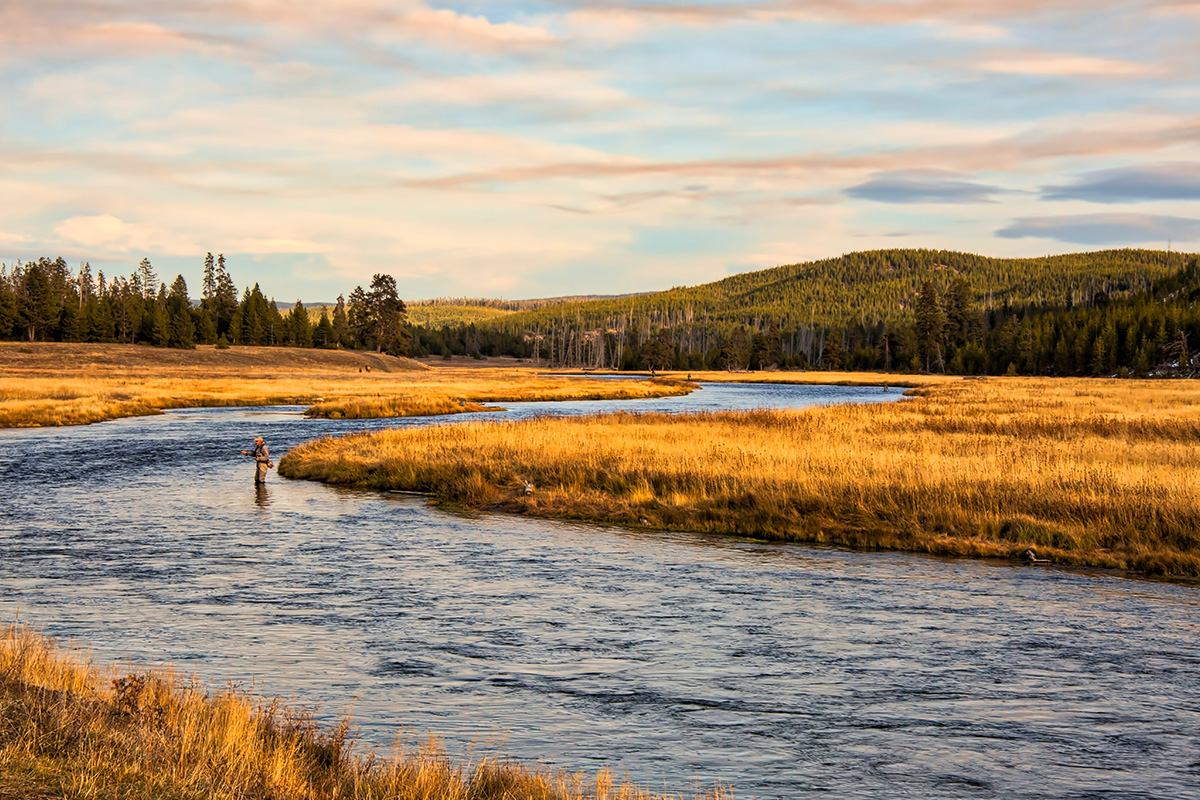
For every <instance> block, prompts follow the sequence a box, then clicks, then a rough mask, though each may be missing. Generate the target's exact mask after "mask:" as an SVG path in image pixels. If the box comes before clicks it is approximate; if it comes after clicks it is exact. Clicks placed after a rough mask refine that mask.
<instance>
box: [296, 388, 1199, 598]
mask: <svg viewBox="0 0 1200 800" xmlns="http://www.w3.org/2000/svg"><path fill="white" fill-rule="evenodd" d="M913 392H914V393H915V394H916V395H917V396H916V397H913V398H910V399H906V400H904V401H902V402H900V403H895V404H885V405H857V406H837V407H832V408H823V409H813V410H807V411H792V412H789V411H762V412H749V413H719V414H704V415H689V416H671V415H635V414H616V415H604V416H593V417H588V418H575V419H561V418H559V419H538V420H532V421H525V422H512V423H474V424H465V425H456V426H439V427H435V428H420V429H410V430H397V431H385V432H380V433H375V434H369V435H359V436H350V437H345V438H342V439H325V440H320V441H316V442H311V443H309V444H306V445H304V446H302V447H299V448H296V449H294V450H292V451H291V452H290V453H289V454H288V455H287V457H286V458H284V459H283V460H282V462H281V463H280V467H279V469H280V474H282V475H285V476H287V477H294V478H309V479H315V480H322V481H327V482H330V483H339V484H354V485H361V486H367V487H378V488H394V489H407V490H415V491H422V492H429V493H432V494H434V495H435V496H436V498H437V499H438V500H439V501H441V502H447V503H452V504H458V505H463V506H470V507H487V508H498V509H505V510H510V511H516V512H520V513H528V514H535V515H542V516H550V517H558V518H570V519H582V520H597V521H606V522H613V523H620V524H642V525H649V526H653V527H661V528H670V529H679V530H692V531H709V532H719V533H730V534H739V535H747V536H757V537H766V538H777V539H788V540H796V541H811V542H830V543H839V544H845V545H850V546H855V547H865V548H888V549H903V550H914V551H924V552H930V553H942V554H961V555H972V556H999V557H1012V556H1015V555H1016V554H1019V553H1020V552H1022V551H1023V550H1024V549H1025V548H1026V547H1027V546H1034V547H1036V548H1037V550H1038V552H1039V554H1040V555H1042V556H1044V557H1049V558H1051V559H1053V560H1054V561H1055V562H1058V563H1065V564H1077V565H1093V566H1100V567H1111V568H1119V569H1131V570H1136V571H1139V572H1142V573H1145V574H1160V575H1171V576H1192V577H1195V576H1200V480H1198V479H1200V470H1198V469H1197V466H1196V447H1197V445H1198V444H1200V382H1195V381H1156V382H1147V381H1141V382H1138V381H1115V380H1112V381H1110V380H1051V379H1026V378H1012V379H991V380H987V381H964V380H958V381H947V382H942V383H940V384H939V385H937V386H934V387H927V388H923V389H917V390H913ZM527 481H528V482H530V483H532V484H533V485H534V487H535V489H534V491H533V493H532V494H530V495H528V496H526V495H525V494H524V493H523V491H522V487H523V485H524V483H525V482H527Z"/></svg>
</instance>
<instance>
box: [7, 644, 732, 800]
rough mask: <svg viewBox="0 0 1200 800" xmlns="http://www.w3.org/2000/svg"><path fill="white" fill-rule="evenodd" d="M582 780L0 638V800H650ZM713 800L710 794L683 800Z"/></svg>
mask: <svg viewBox="0 0 1200 800" xmlns="http://www.w3.org/2000/svg"><path fill="white" fill-rule="evenodd" d="M668 796H669V797H681V796H680V795H663V794H661V793H657V794H654V793H650V792H647V791H644V790H642V789H640V788H638V787H636V786H632V785H629V784H618V783H614V781H613V779H612V775H611V773H610V772H609V771H601V772H599V773H597V774H594V775H584V774H580V773H567V772H562V771H554V770H551V769H548V768H544V767H532V766H526V765H523V764H521V763H518V762H514V761H510V760H504V759H494V758H490V757H486V758H479V759H476V760H471V761H456V760H453V759H451V758H449V757H447V755H446V754H445V752H444V751H443V750H442V749H441V748H440V747H439V746H438V743H437V741H436V740H434V739H430V740H428V741H427V742H425V743H424V744H422V745H419V746H416V747H408V748H397V751H396V752H395V753H394V754H391V755H384V754H380V753H377V752H374V751H372V750H369V749H367V748H365V747H363V746H362V745H361V743H360V742H358V741H356V740H355V737H354V735H353V733H352V730H351V727H350V722H349V720H345V721H343V723H342V724H341V725H339V726H337V727H322V726H321V725H319V724H318V723H317V722H316V721H315V720H314V719H313V718H312V716H311V715H309V714H306V713H304V712H300V711H296V710H293V709H289V708H287V707H285V706H283V705H281V704H280V703H279V702H278V701H273V700H266V699H263V698H257V697H253V696H250V695H248V694H245V693H243V692H239V691H236V690H232V689H230V690H225V691H217V692H212V691H209V690H206V689H205V688H204V687H202V686H200V685H199V684H198V683H197V682H196V681H195V680H192V679H188V678H185V677H183V676H181V675H178V674H175V673H172V672H170V671H157V672H133V673H125V672H123V671H121V670H118V669H116V668H114V667H111V666H109V667H98V666H96V665H94V664H92V663H90V662H89V661H87V660H85V659H82V658H80V657H78V656H76V655H74V654H72V653H70V652H67V651H64V650H62V649H60V648H57V647H55V645H54V644H53V643H52V642H51V641H49V640H48V639H46V638H45V637H43V636H41V635H39V634H37V633H35V632H33V631H31V630H30V629H29V628H28V627H24V626H20V625H16V624H13V625H9V626H6V627H5V628H3V629H0V797H4V798H18V797H22V798H24V797H27V798H49V797H72V798H100V797H105V798H110V797H119V798H125V800H149V799H150V798H161V797H171V798H181V799H184V800H186V799H190V798H195V800H208V799H209V798H216V799H217V800H225V799H226V798H228V800H234V798H236V799H237V800H316V798H340V797H344V798H366V799H369V800H393V799H394V800H510V799H511V798H529V800H585V799H588V800H656V798H664V797H668ZM690 796H692V797H695V798H696V800H700V798H707V800H722V798H726V797H728V794H727V793H725V792H724V791H723V790H720V789H717V790H714V791H712V792H708V793H700V794H694V795H690Z"/></svg>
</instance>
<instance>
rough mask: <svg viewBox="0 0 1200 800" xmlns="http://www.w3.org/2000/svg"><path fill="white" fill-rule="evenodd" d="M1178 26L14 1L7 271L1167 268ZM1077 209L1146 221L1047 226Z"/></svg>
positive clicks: (640, 277)
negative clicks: (1032, 260) (899, 264)
mask: <svg viewBox="0 0 1200 800" xmlns="http://www.w3.org/2000/svg"><path fill="white" fill-rule="evenodd" d="M1197 7H1198V4H1197V2H1196V0H1186V1H1183V2H1181V1H1180V0H1095V2H1092V3H1088V4H1080V3H1079V2H1078V0H971V1H968V0H648V1H647V2H641V1H640V0H626V1H624V2H623V1H622V0H615V1H610V0H513V2H507V3H484V2H478V1H477V0H472V2H461V3H451V2H448V0H312V1H311V2H296V0H206V1H205V2H199V1H197V2H189V1H188V0H163V1H161V2H156V1H155V0H7V1H6V2H0V107H3V108H4V114H5V116H4V123H3V125H2V126H0V220H4V223H3V226H2V227H3V233H2V234H0V261H3V260H5V259H11V258H13V257H15V256H17V255H21V256H22V257H24V254H30V253H32V254H37V255H40V254H43V253H50V254H57V253H60V252H61V253H62V254H63V255H64V256H66V257H79V258H90V259H91V260H92V262H93V264H96V263H97V261H98V260H100V259H102V258H106V259H109V260H111V261H112V262H113V263H114V264H127V265H128V266H129V267H130V268H132V265H133V264H136V262H137V260H138V259H139V258H140V257H141V256H142V255H150V256H151V257H153V258H156V259H162V260H163V261H164V264H163V265H162V267H161V271H164V272H165V271H166V270H168V269H173V268H177V269H179V270H180V271H183V272H185V274H186V273H187V271H188V270H189V269H193V270H198V268H199V264H200V263H201V260H202V257H203V252H201V251H200V250H201V248H203V250H204V251H207V250H209V249H212V250H213V251H214V252H216V251H217V250H224V252H225V253H226V254H227V255H236V256H237V257H238V258H242V259H254V264H255V267H254V269H258V270H262V271H263V272H262V275H261V276H259V275H255V276H254V277H255V278H260V277H261V280H262V281H263V283H264V288H267V286H268V284H269V283H270V281H271V276H272V275H275V276H277V277H278V276H286V279H287V281H288V283H287V285H288V286H289V287H290V286H292V285H293V283H294V282H307V285H312V286H333V285H334V284H335V283H336V284H337V286H338V287H339V290H340V289H342V288H344V287H345V284H346V283H347V282H348V281H361V280H364V279H367V278H369V276H370V275H371V274H372V273H373V272H378V271H381V270H383V269H387V270H391V271H394V272H395V273H396V274H397V276H398V277H401V278H402V284H403V285H405V286H406V287H407V288H406V293H408V294H409V295H410V296H414V295H420V294H455V293H461V292H462V291H466V289H464V288H463V287H472V288H471V289H470V290H471V291H475V290H476V287H479V290H482V287H481V286H480V281H481V280H482V279H481V278H480V277H479V276H480V274H481V272H486V273H487V274H488V276H489V277H488V281H489V284H488V285H489V286H492V287H496V290H497V291H500V290H503V291H505V292H519V293H523V294H564V293H574V292H580V291H608V290H612V289H613V288H614V287H617V288H620V289H622V290H639V289H651V288H655V287H657V286H661V285H670V284H672V283H679V282H689V281H698V280H703V279H705V278H710V277H719V276H720V275H723V274H725V271H726V269H727V268H729V267H730V265H738V266H746V265H748V264H753V265H764V266H765V265H770V264H773V263H785V262H791V261H796V260H800V259H803V258H806V257H819V256H823V255H828V254H830V253H837V252H844V251H846V250H848V249H852V248H855V249H856V248H863V247H873V246H881V247H882V246H893V245H894V244H895V241H896V239H897V238H900V237H898V236H895V235H894V234H897V233H902V232H909V231H919V232H920V233H919V234H917V233H914V234H911V235H907V238H903V239H901V240H902V241H914V242H915V241H916V240H917V239H920V244H922V245H928V246H935V247H941V246H947V247H955V248H958V249H970V250H980V251H985V252H995V253H997V254H1006V255H1016V254H1023V253H1029V252H1039V253H1040V252H1044V251H1045V250H1046V249H1047V247H1048V245H1047V241H1050V242H1062V243H1063V244H1062V245H1061V247H1062V248H1063V249H1066V248H1068V247H1073V246H1076V244H1077V243H1078V242H1079V241H1084V240H1087V241H1088V242H1090V241H1091V240H1093V239H1111V238H1113V237H1117V238H1120V236H1122V235H1125V234H1129V236H1139V237H1141V236H1149V237H1150V239H1148V240H1147V241H1151V242H1152V241H1156V239H1155V238H1154V237H1155V236H1159V234H1161V233H1163V232H1164V231H1166V230H1167V229H1168V228H1169V229H1170V230H1171V231H1172V232H1174V233H1175V234H1176V235H1174V236H1170V237H1167V236H1163V237H1161V238H1162V239H1164V240H1165V238H1175V239H1177V240H1179V239H1181V238H1182V234H1183V233H1186V231H1187V224H1186V222H1187V220H1190V219H1191V218H1192V217H1195V216H1197V214H1196V213H1195V207H1194V205H1191V204H1193V203H1194V202H1195V200H1196V194H1195V192H1196V186H1197V181H1198V180H1200V178H1198V177H1197V175H1196V168H1195V165H1196V164H1200V114H1198V113H1197V111H1196V103H1195V102H1194V100H1195V99H1196V98H1197V97H1198V96H1200V77H1198V76H1200V55H1197V51H1196V48H1195V41H1196V40H1197V38H1198V36H1200V13H1197V11H1196V9H1197ZM848 53H849V54H853V57H852V58H849V57H847V55H846V54H848ZM847 187H849V188H847ZM1081 201H1082V202H1104V203H1135V202H1143V201H1155V202H1156V206H1155V210H1156V211H1158V212H1161V214H1163V215H1164V216H1162V217H1153V218H1151V217H1144V216H1142V217H1139V216H1136V215H1133V216H1131V215H1118V216H1110V217H1105V218H1103V219H1097V218H1087V217H1069V218H1068V217H1064V216H1061V215H1062V214H1066V213H1068V212H1076V211H1079V210H1080V209H1079V208H1078V207H1077V206H1076V205H1068V204H1078V203H1079V202H1081ZM1111 210H1113V211H1121V212H1123V211H1126V210H1127V209H1124V208H1112V209H1111ZM1043 211H1044V212H1045V213H1047V214H1056V215H1060V216H1057V217H1051V218H1048V217H1041V216H1039V212H1043ZM1118 217H1119V218H1118ZM1056 220H1057V222H1056ZM1164 220H1166V221H1164ZM1180 220H1182V221H1183V222H1180ZM1156 226H1158V227H1156ZM1163 226H1166V227H1163ZM997 229H1001V230H1002V231H1004V233H1003V235H1000V236H997V235H996V232H997ZM1113 231H1116V232H1117V233H1113ZM1127 238H1128V237H1127ZM1050 246H1052V247H1058V246H1059V245H1057V244H1054V245H1050ZM158 263H159V262H158V261H156V264H158ZM172 264H174V265H176V266H174V267H172ZM481 265H482V266H481ZM114 268H116V267H115V266H114ZM121 269H124V267H121ZM248 271H253V270H249V268H248ZM195 274H196V273H195V272H193V273H192V274H191V275H190V276H188V277H189V280H192V279H193V278H194V276H195ZM351 285H352V284H351ZM289 291H290V290H289ZM300 291H302V292H303V293H304V294H305V295H306V296H309V295H310V294H317V292H316V290H313V292H312V293H310V292H309V291H308V290H300ZM319 293H323V294H329V292H328V291H327V290H325V289H322V290H320V292H319ZM334 294H336V292H334Z"/></svg>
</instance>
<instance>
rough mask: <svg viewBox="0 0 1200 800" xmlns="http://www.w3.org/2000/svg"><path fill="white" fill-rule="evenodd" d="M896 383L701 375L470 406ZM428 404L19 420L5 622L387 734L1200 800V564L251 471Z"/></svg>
mask: <svg viewBox="0 0 1200 800" xmlns="http://www.w3.org/2000/svg"><path fill="white" fill-rule="evenodd" d="M898 395H899V392H898V391H897V390H895V389H893V391H892V392H891V393H887V394H884V393H883V392H882V391H881V390H880V389H879V388H845V387H802V386H790V387H789V386H774V387H772V386H763V385H754V386H749V385H741V386H730V385H709V386H706V387H705V388H704V389H702V390H701V391H699V392H697V393H695V394H693V395H691V396H689V397H683V398H668V399H662V400H649V401H632V402H622V403H596V402H588V403H583V402H580V403H556V404H527V405H519V406H518V405H514V406H512V407H511V408H510V409H509V410H508V411H505V412H491V413H488V414H483V415H472V416H484V417H520V416H526V415H530V414H535V413H546V412H548V411H552V412H557V413H572V414H574V413H583V412H587V411H594V410H600V409H607V408H614V407H621V408H640V409H646V410H688V409H702V410H707V409H713V408H753V407H798V406H804V405H811V404H813V403H837V402H852V401H858V402H878V401H887V400H893V399H895V398H896V397H897V396H898ZM455 421H456V419H454V418H442V419H438V420H434V421H433V422H436V423H438V424H443V423H446V424H453V423H454V422H455ZM430 422H431V421H430V420H421V419H417V420H388V421H365V422H364V421H331V420H308V419H304V418H303V416H302V415H301V414H300V409H297V408H262V409H199V410H189V411H180V412H172V413H169V414H165V415H162V416H157V417H147V418H140V419H128V420H120V421H115V422H109V423H103V424H100V425H93V426H88V427H80V428H60V429H45V430H17V431H12V430H10V431H0V491H2V495H0V618H2V619H5V620H11V619H12V618H13V617H14V616H15V615H16V614H17V613H18V611H19V613H20V617H21V618H22V619H24V620H27V621H30V622H32V623H34V624H36V625H38V626H40V627H41V628H43V629H44V630H46V631H47V632H48V633H51V634H53V635H55V636H57V637H62V638H68V639H73V640H75V641H76V642H78V643H79V645H80V646H86V647H88V648H89V649H90V650H91V652H92V653H93V654H94V655H95V656H96V657H97V658H99V659H103V660H110V659H122V660H126V659H128V660H132V661H133V662H136V663H139V664H161V663H170V664H174V665H176V666H177V667H179V668H181V669H183V670H185V671H187V672H194V673H196V674H197V675H199V676H200V677H201V679H202V680H205V681H207V682H209V683H211V684H213V685H217V686H220V685H224V684H225V683H227V682H230V681H232V682H235V683H238V684H239V685H241V686H243V687H245V688H253V689H254V690H256V691H259V692H263V693H266V694H270V695H280V696H283V697H285V698H287V699H288V700H290V701H292V702H294V703H297V704H301V705H305V706H318V705H319V706H320V709H321V713H322V715H323V716H325V717H327V718H334V717H337V716H338V715H339V714H340V713H341V712H342V711H344V710H345V709H347V708H351V707H352V709H351V710H352V712H353V715H354V717H355V720H356V723H357V725H358V728H359V730H360V731H361V732H362V733H363V735H364V736H365V737H366V738H367V739H368V740H370V741H373V742H375V743H379V744H385V743H387V742H389V741H390V740H391V737H393V736H394V735H395V734H396V733H397V732H398V731H399V730H400V729H401V728H405V729H407V730H408V731H410V732H415V733H419V734H424V733H436V734H438V735H439V736H441V737H443V738H444V739H445V741H446V743H447V746H448V747H449V749H450V750H451V751H452V752H462V751H463V749H464V748H468V747H471V746H474V747H475V748H476V752H478V751H479V749H481V748H489V747H490V748H493V749H498V750H500V751H501V752H504V753H507V754H510V755H513V756H516V757H519V758H522V759H528V760H538V759H541V760H544V761H548V762H550V763H553V764H555V765H560V766H564V767H567V768H571V769H592V768H595V767H597V766H600V765H612V766H613V767H615V768H616V770H617V772H618V774H619V775H620V774H624V773H626V772H627V773H628V776H629V777H630V778H632V779H634V780H636V781H638V782H640V783H643V784H647V785H649V786H652V787H656V788H661V787H663V786H667V787H675V788H684V787H687V786H690V785H692V784H693V783H696V782H698V783H700V784H705V785H711V784H712V783H714V782H717V781H720V782H723V783H727V784H732V786H733V787H734V789H735V793H736V796H737V797H738V798H777V797H786V798H807V797H836V798H844V797H862V798H876V797H912V798H942V797H945V798H959V797H982V798H1049V797H1055V798H1060V797H1061V798H1083V797H1105V798H1127V797H1128V798H1133V797H1139V798H1141V797H1155V798H1160V797H1161V798H1186V797H1200V789H1198V788H1197V787H1198V786H1200V622H1198V620H1200V614H1198V612H1200V590H1198V589H1196V588H1194V587H1189V586H1180V585H1172V584H1167V583H1154V582H1148V581H1137V580H1130V579H1126V578H1123V577H1119V576H1115V575H1111V574H1104V573H1100V572H1086V571H1069V570H1059V569H1053V568H1041V567H1033V568H1028V567H1020V566H1016V565H1013V564H1007V563H1000V562H987V561H968V560H943V559H935V558H929V557H923V556H918V555H910V554H897V553H883V554H880V553H857V552H848V551H843V550H838V549H834V548H821V547H805V546H797V545H781V544H768V543H762V542H755V541H749V540H739V539H733V538H719V537H705V536H690V535H678V534H660V533H650V532H645V531H633V530H625V529H618V528H608V527H603V526H584V525H574V524H564V523H558V522H550V521H541V520H533V519H523V518H513V517H506V516H495V515H482V516H464V515H454V514H448V513H445V512H442V511H438V510H435V509H431V508H429V507H428V506H427V505H426V504H425V502H424V500H423V499H421V498H418V497H412V496H406V495H400V494H380V493H373V492H361V491H350V490H344V489H336V488H331V487H327V486H324V485H320V484H314V483H307V482H300V481H284V480H279V479H277V478H276V477H275V475H274V474H272V476H271V482H270V483H269V484H268V485H267V486H266V487H265V489H264V490H262V491H256V489H255V487H254V486H253V484H252V483H251V475H252V472H253V469H252V466H251V465H250V463H249V462H248V460H246V459H245V458H244V457H241V456H239V455H238V452H237V451H238V450H240V449H243V448H247V447H249V446H250V444H251V442H252V440H253V438H254V435H255V434H258V433H261V434H263V435H264V436H266V438H267V441H268V443H269V444H270V445H271V447H272V450H273V452H274V453H275V454H276V459H278V456H279V455H281V454H282V453H283V452H284V451H285V450H286V449H287V448H288V447H289V446H292V445H295V444H297V443H299V442H302V441H305V440H308V439H311V438H313V437H316V436H322V435H326V434H337V433H343V432H348V431H353V430H361V429H364V428H373V427H381V426H394V425H419V424H430Z"/></svg>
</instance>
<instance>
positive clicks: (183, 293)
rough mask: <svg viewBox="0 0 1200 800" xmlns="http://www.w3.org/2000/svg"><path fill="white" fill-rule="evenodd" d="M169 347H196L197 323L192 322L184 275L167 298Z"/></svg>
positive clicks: (177, 280) (178, 279)
mask: <svg viewBox="0 0 1200 800" xmlns="http://www.w3.org/2000/svg"><path fill="white" fill-rule="evenodd" d="M165 317H166V323H167V346H168V347H179V348H183V349H185V350H190V349H192V348H194V347H195V346H196V323H195V322H194V321H193V320H192V304H191V301H190V300H189V299H188V288H187V281H185V280H184V279H183V276H182V275H179V276H178V277H176V278H175V281H174V282H173V283H172V284H171V293H170V294H169V295H167V298H166V314H165Z"/></svg>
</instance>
